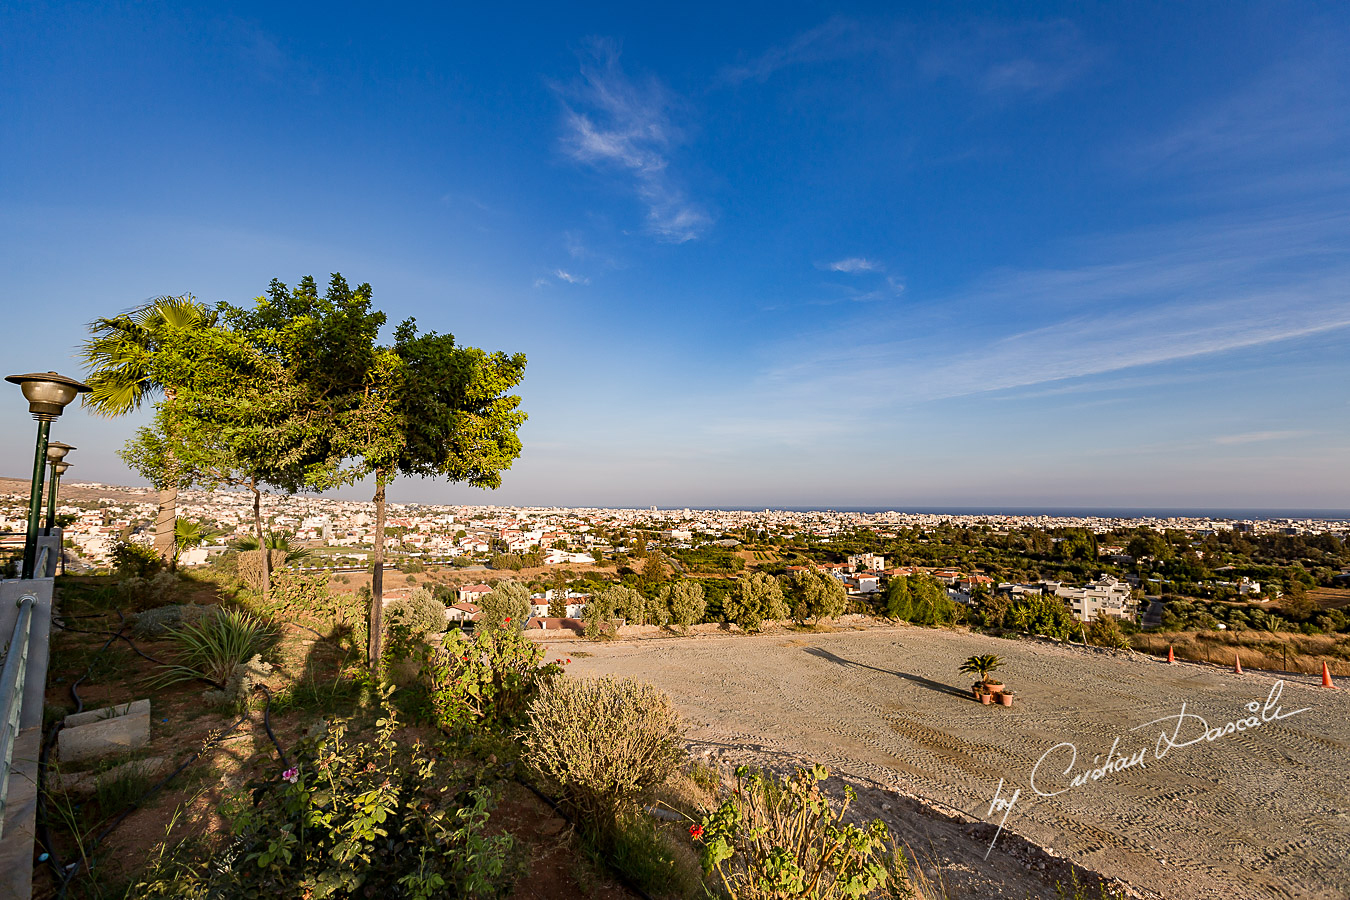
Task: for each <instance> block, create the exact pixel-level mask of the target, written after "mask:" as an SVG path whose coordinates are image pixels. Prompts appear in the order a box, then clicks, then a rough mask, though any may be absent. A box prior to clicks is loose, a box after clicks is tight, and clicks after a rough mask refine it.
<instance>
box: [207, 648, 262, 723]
mask: <svg viewBox="0 0 1350 900" xmlns="http://www.w3.org/2000/svg"><path fill="white" fill-rule="evenodd" d="M271 674H272V667H271V666H270V665H269V664H268V663H266V662H264V661H263V658H262V656H260V655H258V654H254V656H253V658H252V659H250V660H249V661H248V662H243V663H240V664H239V665H237V666H235V667H234V671H233V672H231V673H230V677H229V678H228V679H227V680H226V682H225V687H224V688H222V689H221V690H218V691H216V690H208V691H203V692H202V698H203V699H204V700H206V702H207V703H214V704H217V705H222V706H230V707H232V708H234V709H236V710H241V709H243V708H244V707H245V706H246V705H247V704H248V698H249V695H250V694H252V693H253V689H254V688H255V687H257V685H258V684H259V683H260V682H261V681H262V680H263V679H264V678H266V677H267V676H268V675H271Z"/></svg>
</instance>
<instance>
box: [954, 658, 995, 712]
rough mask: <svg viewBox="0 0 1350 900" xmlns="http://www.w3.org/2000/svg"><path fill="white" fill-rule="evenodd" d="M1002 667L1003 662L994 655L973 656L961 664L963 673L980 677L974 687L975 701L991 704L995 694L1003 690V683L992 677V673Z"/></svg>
mask: <svg viewBox="0 0 1350 900" xmlns="http://www.w3.org/2000/svg"><path fill="white" fill-rule="evenodd" d="M1002 665H1003V660H1001V659H999V658H998V657H997V656H995V655H994V654H992V653H985V654H983V655H980V656H971V657H969V658H967V659H966V661H965V662H963V663H962V664H961V671H962V672H966V673H969V674H971V675H978V676H980V680H979V681H977V682H975V684H974V686H973V690H974V691H975V699H977V700H979V701H980V702H981V703H989V702H991V701H992V700H993V695H994V694H996V693H999V692H1000V691H1002V690H1003V682H1002V681H1000V680H999V679H997V678H991V677H990V673H992V672H993V671H994V670H995V669H997V668H999V667H1000V666H1002Z"/></svg>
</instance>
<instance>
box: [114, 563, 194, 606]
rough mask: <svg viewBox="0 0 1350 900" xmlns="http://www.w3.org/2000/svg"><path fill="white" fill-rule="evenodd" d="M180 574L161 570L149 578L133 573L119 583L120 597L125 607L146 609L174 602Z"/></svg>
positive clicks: (118, 591) (118, 592)
mask: <svg viewBox="0 0 1350 900" xmlns="http://www.w3.org/2000/svg"><path fill="white" fill-rule="evenodd" d="M178 585H179V582H178V576H177V575H175V574H174V573H172V572H169V571H166V570H160V571H158V572H156V573H155V574H154V575H152V576H150V577H149V578H146V577H143V576H139V575H132V576H129V577H126V578H123V579H122V580H121V581H119V582H118V583H117V594H118V599H119V601H120V602H121V604H122V608H123V609H145V608H147V607H153V606H163V605H165V604H166V603H172V602H173V599H174V597H175V596H176V595H177V594H178Z"/></svg>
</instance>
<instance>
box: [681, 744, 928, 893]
mask: <svg viewBox="0 0 1350 900" xmlns="http://www.w3.org/2000/svg"><path fill="white" fill-rule="evenodd" d="M828 775H829V773H828V772H826V770H825V768H824V767H823V766H814V767H812V768H811V769H800V770H798V771H797V773H796V775H794V776H792V777H790V778H787V779H782V780H780V779H779V778H778V777H776V776H774V775H772V774H765V773H762V772H755V771H752V770H750V769H747V768H745V767H741V768H738V769H737V770H736V782H737V787H736V792H735V793H734V794H732V795H731V796H729V797H728V798H727V799H726V800H725V801H723V803H722V805H721V806H720V807H718V809H717V810H715V811H714V812H712V813H710V814H709V815H707V816H704V817H703V822H702V824H701V825H696V826H694V828H692V829H690V834H692V835H693V836H694V838H695V840H697V841H699V842H700V845H701V850H702V857H703V869H704V871H705V872H706V873H708V874H711V873H713V872H716V873H717V875H718V877H719V879H720V880H721V882H722V885H723V887H724V888H725V889H726V893H727V895H728V896H730V897H733V898H735V900H785V898H803V900H806V898H810V900H833V898H851V900H856V898H861V897H866V896H868V895H869V894H871V893H873V892H874V891H879V890H881V889H882V888H885V887H887V886H892V890H893V893H895V894H896V895H897V896H904V894H903V893H900V891H902V890H904V886H905V885H906V882H907V879H906V878H905V875H904V864H903V858H902V857H901V856H900V855H899V854H897V853H895V852H894V851H893V850H892V849H890V848H889V844H890V836H889V834H888V833H887V831H886V826H885V825H884V824H882V822H881V821H880V820H873V821H872V822H870V823H868V824H867V825H866V826H865V827H863V828H859V827H858V826H856V825H850V824H847V823H845V821H844V815H845V813H846V812H847V811H848V807H849V805H850V804H851V803H852V802H853V800H854V799H855V798H856V796H857V795H856V794H855V792H854V791H853V788H851V787H848V788H845V799H844V802H843V804H842V805H841V806H840V807H839V808H838V809H835V808H834V806H833V805H832V804H831V803H830V801H829V798H827V797H826V796H825V795H824V793H823V792H822V791H821V789H820V783H821V782H822V781H824V780H825V779H826V778H827V777H828Z"/></svg>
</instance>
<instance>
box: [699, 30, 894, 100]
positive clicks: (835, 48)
mask: <svg viewBox="0 0 1350 900" xmlns="http://www.w3.org/2000/svg"><path fill="white" fill-rule="evenodd" d="M877 46H878V42H877V40H876V39H875V38H869V37H868V35H867V33H866V32H865V31H864V30H863V29H862V28H861V27H859V25H858V23H857V22H855V21H853V20H851V19H845V18H843V17H840V16H835V17H834V18H832V19H829V20H828V21H826V22H823V23H821V24H820V25H817V26H816V27H815V28H812V29H809V30H808V31H804V32H802V33H801V34H799V35H797V36H796V37H795V38H793V39H792V40H790V41H788V42H787V43H786V44H782V45H779V46H775V47H770V48H769V49H768V50H765V51H764V52H763V53H760V54H759V55H758V56H755V57H753V58H752V59H749V60H747V61H746V62H743V63H740V64H738V65H734V66H727V67H726V68H724V69H723V70H722V71H721V73H720V74H719V80H720V81H722V82H724V83H726V84H731V85H736V84H740V83H742V82H745V81H757V82H760V83H763V82H765V81H767V80H768V79H769V78H770V77H771V76H772V75H774V74H775V73H776V72H779V71H781V70H783V69H787V68H791V67H792V66H798V65H803V64H808V63H821V62H828V61H830V60H835V59H841V58H845V57H849V56H854V55H856V54H858V53H860V52H864V51H866V50H868V49H874V48H876V47H877Z"/></svg>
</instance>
